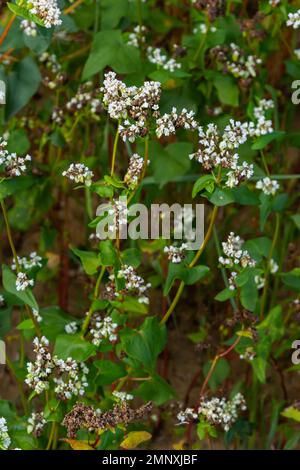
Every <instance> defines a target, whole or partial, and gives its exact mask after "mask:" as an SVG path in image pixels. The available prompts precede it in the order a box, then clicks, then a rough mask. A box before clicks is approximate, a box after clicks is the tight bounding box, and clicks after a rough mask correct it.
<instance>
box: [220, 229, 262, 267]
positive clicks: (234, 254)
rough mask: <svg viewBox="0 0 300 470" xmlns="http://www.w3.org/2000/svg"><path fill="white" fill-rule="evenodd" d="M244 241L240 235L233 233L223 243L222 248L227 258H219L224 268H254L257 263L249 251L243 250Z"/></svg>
mask: <svg viewBox="0 0 300 470" xmlns="http://www.w3.org/2000/svg"><path fill="white" fill-rule="evenodd" d="M243 243H244V240H242V239H241V237H240V236H239V235H235V234H234V233H233V232H231V233H230V234H229V236H228V238H227V241H226V242H222V248H223V252H224V254H225V255H226V256H227V258H224V257H223V256H220V257H219V262H220V263H221V264H223V265H224V266H229V267H231V266H234V265H239V264H240V265H241V266H242V267H243V268H246V267H247V266H249V267H254V266H255V264H256V263H255V261H254V260H253V259H252V258H251V256H250V255H249V253H248V251H247V250H243V249H242V245H243Z"/></svg>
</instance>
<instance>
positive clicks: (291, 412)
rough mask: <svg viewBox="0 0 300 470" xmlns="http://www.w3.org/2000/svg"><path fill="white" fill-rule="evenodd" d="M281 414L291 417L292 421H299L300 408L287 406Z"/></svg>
mask: <svg viewBox="0 0 300 470" xmlns="http://www.w3.org/2000/svg"><path fill="white" fill-rule="evenodd" d="M281 416H284V417H285V418H288V419H292V420H294V421H297V423H300V410H298V409H297V408H294V407H293V406H289V407H288V408H286V409H285V410H284V411H282V413H281Z"/></svg>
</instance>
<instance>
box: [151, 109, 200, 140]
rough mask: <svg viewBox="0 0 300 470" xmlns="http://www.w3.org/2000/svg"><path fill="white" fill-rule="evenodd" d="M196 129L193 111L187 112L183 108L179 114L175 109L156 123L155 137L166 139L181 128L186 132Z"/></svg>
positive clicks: (196, 124)
mask: <svg viewBox="0 0 300 470" xmlns="http://www.w3.org/2000/svg"><path fill="white" fill-rule="evenodd" d="M197 127H198V123H197V121H196V120H195V113H194V111H188V110H187V109H185V108H183V109H182V111H181V112H180V113H179V112H178V111H177V109H176V108H173V109H172V111H171V113H170V114H164V115H163V116H162V117H160V118H158V119H157V121H156V135H157V137H158V138H160V137H162V136H163V135H164V136H165V137H168V136H170V135H172V134H175V132H176V129H179V128H183V129H186V130H193V129H196V128H197Z"/></svg>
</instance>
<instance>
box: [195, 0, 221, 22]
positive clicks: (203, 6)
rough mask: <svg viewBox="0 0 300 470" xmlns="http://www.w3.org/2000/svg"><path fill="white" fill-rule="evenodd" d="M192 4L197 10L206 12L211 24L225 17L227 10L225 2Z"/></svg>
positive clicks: (200, 0) (197, 0)
mask: <svg viewBox="0 0 300 470" xmlns="http://www.w3.org/2000/svg"><path fill="white" fill-rule="evenodd" d="M192 4H193V6H194V8H196V9H197V10H206V12H207V15H208V17H209V20H210V22H212V21H214V20H215V19H216V18H217V17H218V16H221V15H224V13H225V8H226V2H225V1H224V0H192Z"/></svg>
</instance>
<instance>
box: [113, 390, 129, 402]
mask: <svg viewBox="0 0 300 470" xmlns="http://www.w3.org/2000/svg"><path fill="white" fill-rule="evenodd" d="M112 394H113V396H114V398H115V399H116V400H117V401H120V402H126V401H130V400H133V395H131V394H130V393H126V392H118V391H117V390H115V391H114V392H113V393H112Z"/></svg>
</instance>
